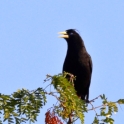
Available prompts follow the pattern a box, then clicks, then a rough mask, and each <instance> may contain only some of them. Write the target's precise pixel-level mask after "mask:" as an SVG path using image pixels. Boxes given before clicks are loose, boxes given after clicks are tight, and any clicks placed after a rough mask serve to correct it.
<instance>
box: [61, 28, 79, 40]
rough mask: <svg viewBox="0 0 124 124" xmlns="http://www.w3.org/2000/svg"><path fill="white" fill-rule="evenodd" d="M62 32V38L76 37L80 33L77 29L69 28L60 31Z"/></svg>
mask: <svg viewBox="0 0 124 124" xmlns="http://www.w3.org/2000/svg"><path fill="white" fill-rule="evenodd" d="M59 34H60V36H59V37H60V38H64V39H66V40H67V39H71V38H74V37H76V36H77V35H78V33H77V32H76V31H75V29H68V30H66V31H63V32H59Z"/></svg>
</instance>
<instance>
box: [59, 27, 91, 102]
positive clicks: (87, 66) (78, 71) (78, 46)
mask: <svg viewBox="0 0 124 124" xmlns="http://www.w3.org/2000/svg"><path fill="white" fill-rule="evenodd" d="M59 34H62V35H61V36H60V37H61V38H64V39H65V40H66V41H67V45H68V49H67V54H66V58H65V61H64V64H63V72H64V71H65V72H68V73H71V74H73V75H74V76H76V80H75V81H74V87H75V90H76V91H77V95H78V96H80V97H81V99H82V100H85V101H86V102H88V101H89V87H90V82H91V74H92V60H91V57H90V55H89V54H88V52H87V51H86V48H85V45H84V42H83V40H82V38H81V36H80V35H79V34H78V33H77V32H76V30H74V29H69V30H66V31H64V32H59Z"/></svg>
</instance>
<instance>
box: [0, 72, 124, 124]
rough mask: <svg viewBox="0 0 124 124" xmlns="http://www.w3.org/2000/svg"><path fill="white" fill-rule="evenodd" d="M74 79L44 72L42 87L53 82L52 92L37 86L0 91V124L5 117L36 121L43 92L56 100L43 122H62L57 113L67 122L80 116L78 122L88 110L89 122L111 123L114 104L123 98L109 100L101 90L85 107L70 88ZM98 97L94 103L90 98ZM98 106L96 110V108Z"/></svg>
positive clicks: (11, 119)
mask: <svg viewBox="0 0 124 124" xmlns="http://www.w3.org/2000/svg"><path fill="white" fill-rule="evenodd" d="M65 77H66V78H65ZM67 77H68V80H67ZM74 80H75V77H74V76H73V75H71V74H69V73H64V74H58V75H54V76H50V75H47V78H46V79H45V82H47V81H50V84H48V85H47V87H46V88H48V87H49V86H50V87H51V86H53V87H54V88H55V90H56V92H51V91H50V92H48V91H47V90H46V88H44V89H43V88H38V89H36V90H33V91H29V90H26V89H21V90H17V91H16V92H14V93H13V94H11V95H4V94H0V115H1V118H0V119H1V120H0V124H2V123H3V122H5V121H7V122H8V124H12V123H16V124H21V123H22V122H27V121H30V122H32V123H34V122H36V121H37V116H38V114H39V113H40V110H41V108H42V107H43V106H44V105H45V103H46V102H47V101H46V97H47V95H51V96H53V97H55V98H56V100H57V102H56V104H54V105H53V106H52V107H51V108H50V109H49V110H48V111H47V112H46V114H45V123H46V124H64V122H62V121H61V120H60V119H59V118H60V117H61V119H63V120H64V121H65V123H67V124H72V123H74V122H75V121H76V120H77V119H80V120H81V123H82V124H84V119H85V116H84V114H85V113H86V112H90V111H91V110H93V111H94V112H95V118H94V120H93V124H100V123H109V124H113V123H114V119H113V118H112V115H113V113H116V112H118V105H120V104H124V99H119V100H118V101H116V102H112V101H108V99H107V98H106V97H105V95H104V94H103V95H99V96H98V97H96V98H94V99H93V100H90V101H89V104H90V105H91V106H92V108H88V107H87V104H86V103H85V101H82V100H81V99H80V98H79V97H78V96H77V94H76V91H75V90H74V84H73V81H74ZM98 98H101V101H102V103H101V105H100V106H96V107H94V105H93V102H96V100H97V99H98ZM98 108H99V114H98V113H97V112H96V109H98ZM2 115H3V116H2ZM2 117H3V120H2Z"/></svg>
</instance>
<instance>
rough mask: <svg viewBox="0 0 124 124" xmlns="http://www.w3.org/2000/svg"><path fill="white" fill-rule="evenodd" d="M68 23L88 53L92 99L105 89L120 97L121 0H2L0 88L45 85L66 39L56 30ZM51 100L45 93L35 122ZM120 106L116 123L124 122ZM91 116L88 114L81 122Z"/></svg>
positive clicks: (58, 67) (123, 81) (58, 66)
mask: <svg viewBox="0 0 124 124" xmlns="http://www.w3.org/2000/svg"><path fill="white" fill-rule="evenodd" d="M70 28H74V29H77V30H78V31H79V33H80V35H81V36H82V38H83V40H84V42H85V45H86V48H87V51H88V52H89V54H90V55H91V57H92V61H93V75H92V82H91V87H90V99H93V98H95V97H96V96H98V95H100V94H103V93H104V94H106V96H107V98H108V99H109V100H110V101H116V100H118V99H119V98H124V72H123V70H124V66H123V64H124V41H123V39H124V1H123V0H119V1H117V0H113V1H108V0H104V1H103V0H101V1H99V0H89V1H81V0H76V1H69V0H68V1H67V0H63V1H58V0H54V1H50V0H46V1H41V0H36V1H34V0H30V1H29V0H25V1H24V0H18V1H16V0H11V1H10V0H1V1H0V82H1V87H0V92H1V93H4V94H11V93H12V92H14V91H16V90H17V89H21V88H26V89H29V90H33V89H36V88H38V87H44V86H45V85H46V84H43V80H44V79H45V76H46V74H50V75H54V74H58V73H60V72H61V71H62V65H63V62H64V58H65V55H66V50H67V44H66V41H65V40H64V39H60V38H58V34H57V32H59V31H64V30H66V29H70ZM52 102H53V103H52ZM54 103H55V101H54V100H53V98H52V97H48V104H47V106H45V107H44V109H41V114H40V115H39V117H38V121H37V122H36V124H43V123H44V113H45V112H46V111H47V109H48V108H49V107H51V106H52V104H54ZM98 105H100V103H99V102H98ZM90 107H91V106H89V108H90ZM121 108H122V109H121ZM121 108H120V107H119V112H118V113H117V114H115V115H113V118H114V119H115V124H121V123H122V122H124V106H121ZM94 115H95V113H94V111H92V112H89V113H88V114H86V119H85V124H91V122H92V121H93V117H94ZM79 123H80V122H79V121H78V122H77V123H76V124H79Z"/></svg>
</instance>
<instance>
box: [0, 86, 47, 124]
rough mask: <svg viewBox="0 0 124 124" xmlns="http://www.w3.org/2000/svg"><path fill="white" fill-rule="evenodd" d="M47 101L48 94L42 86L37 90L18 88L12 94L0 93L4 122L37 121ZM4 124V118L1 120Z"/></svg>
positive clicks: (0, 105) (0, 110) (0, 109)
mask: <svg viewBox="0 0 124 124" xmlns="http://www.w3.org/2000/svg"><path fill="white" fill-rule="evenodd" d="M45 103H46V96H45V93H44V91H43V89H42V88H38V89H37V90H35V91H31V92H30V91H28V90H25V89H22V90H18V91H17V92H14V93H13V94H12V95H4V94H0V114H3V115H4V116H3V118H4V120H3V122H5V121H8V123H9V124H11V123H14V120H15V122H16V124H20V123H21V122H26V121H28V120H29V121H30V122H35V121H36V120H37V116H38V113H40V108H42V106H44V105H45ZM1 124H2V120H1Z"/></svg>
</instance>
